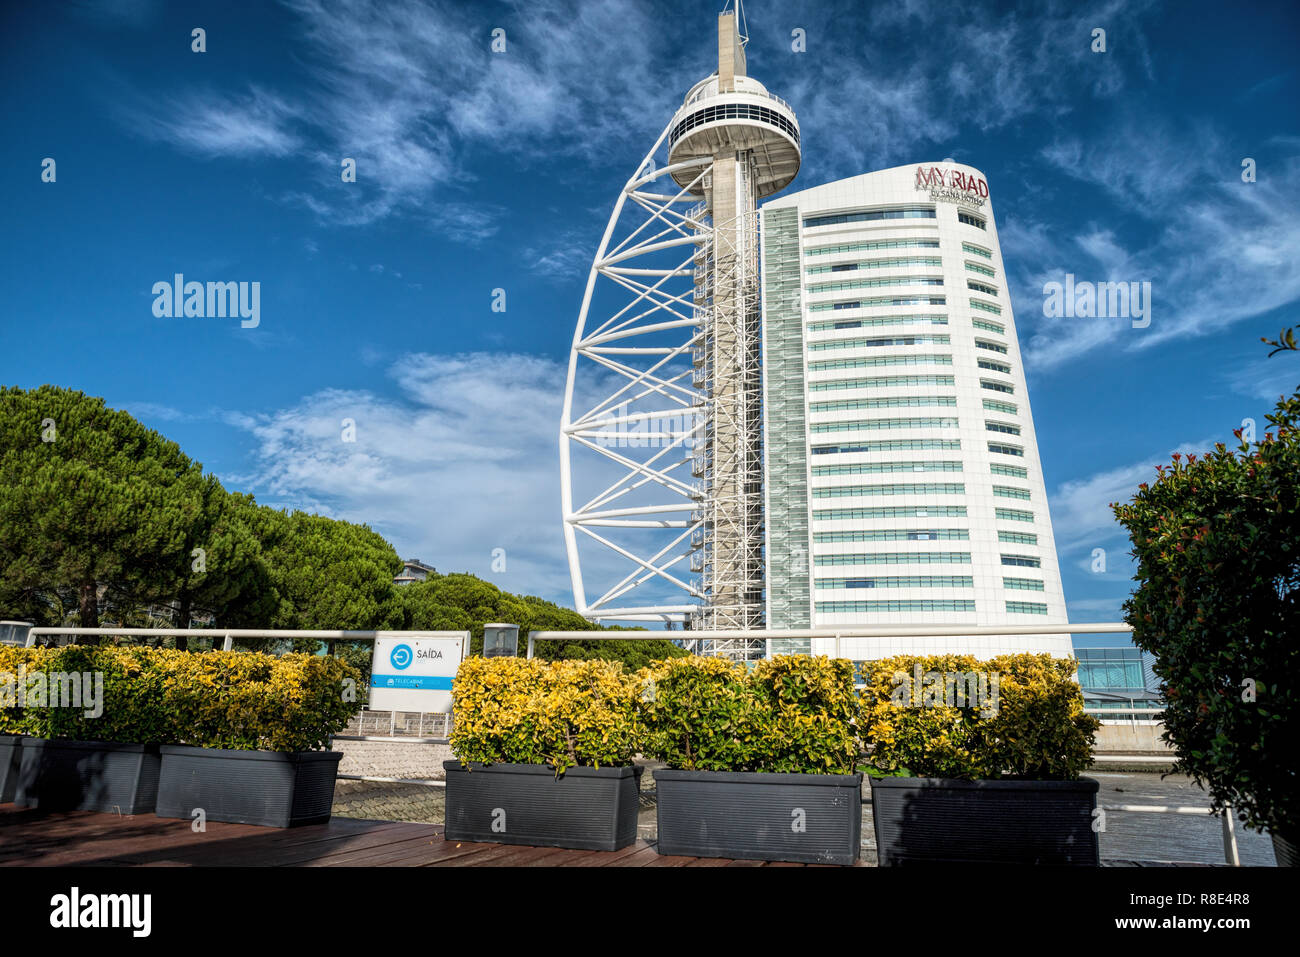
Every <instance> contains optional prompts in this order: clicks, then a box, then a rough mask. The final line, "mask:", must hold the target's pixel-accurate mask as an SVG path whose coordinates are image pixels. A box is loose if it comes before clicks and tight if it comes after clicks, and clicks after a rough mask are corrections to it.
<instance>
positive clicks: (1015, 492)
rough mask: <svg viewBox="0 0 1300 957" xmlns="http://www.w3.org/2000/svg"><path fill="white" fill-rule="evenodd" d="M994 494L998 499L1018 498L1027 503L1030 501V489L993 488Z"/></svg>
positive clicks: (1002, 486) (1008, 486) (1003, 486)
mask: <svg viewBox="0 0 1300 957" xmlns="http://www.w3.org/2000/svg"><path fill="white" fill-rule="evenodd" d="M993 494H994V495H996V496H997V497H998V498H1018V499H1023V500H1025V501H1028V500H1029V489H1027V488H1012V487H1011V486H1010V485H995V486H993Z"/></svg>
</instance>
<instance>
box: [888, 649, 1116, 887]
mask: <svg viewBox="0 0 1300 957" xmlns="http://www.w3.org/2000/svg"><path fill="white" fill-rule="evenodd" d="M1075 668H1076V663H1075V662H1074V660H1073V659H1058V658H1052V657H1051V656H1049V655H1004V656H1000V657H997V658H993V659H991V660H989V661H978V660H976V659H975V658H973V657H971V656H968V655H936V656H931V657H913V656H901V657H897V658H888V659H882V660H879V661H870V662H867V663H866V665H865V672H866V674H865V678H866V687H865V688H864V690H863V693H862V696H863V703H862V734H863V739H864V741H865V742H866V743H867V745H868V746H869V749H870V755H869V758H868V762H869V770H870V771H871V775H872V776H871V788H872V811H873V820H874V824H875V831H876V844H877V848H878V852H879V855H880V864H881V865H882V866H889V865H894V864H903V863H914V862H924V861H966V862H1005V863H1031V864H1033V863H1039V864H1084V865H1093V866H1095V865H1097V864H1098V863H1099V862H1100V856H1099V848H1098V843H1097V834H1096V831H1095V830H1094V829H1093V823H1094V821H1093V810H1094V808H1095V807H1096V795H1097V782H1096V781H1094V780H1091V779H1088V778H1082V779H1081V778H1080V777H1079V775H1080V774H1081V773H1082V772H1083V771H1084V770H1085V769H1086V768H1087V767H1088V766H1089V764H1090V763H1091V761H1092V743H1093V738H1094V736H1095V734H1096V730H1097V727H1098V726H1099V722H1098V721H1097V720H1096V719H1095V718H1092V717H1091V716H1089V715H1086V714H1084V713H1083V695H1082V693H1081V691H1080V690H1079V686H1078V684H1077V683H1075V681H1074V677H1073V676H1074V672H1075Z"/></svg>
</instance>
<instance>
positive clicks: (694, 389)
mask: <svg viewBox="0 0 1300 957" xmlns="http://www.w3.org/2000/svg"><path fill="white" fill-rule="evenodd" d="M737 20H738V18H737V16H736V14H735V13H733V12H728V13H723V14H722V15H721V16H720V17H719V18H718V69H717V72H715V73H713V74H711V75H710V76H708V77H706V78H705V79H703V80H701V81H700V82H698V83H696V84H695V85H694V86H693V87H692V88H691V90H690V91H689V92H688V93H687V95H686V97H685V100H684V102H683V103H682V106H681V107H680V108H679V109H678V110H677V112H676V113H675V114H674V115H673V117H672V118H671V119H670V120H669V122H668V124H667V125H666V126H665V127H664V130H663V132H662V133H661V134H660V136H659V138H658V140H656V142H655V143H654V145H653V146H651V147H650V149H649V152H648V153H647V154H646V156H645V158H644V159H643V160H642V161H641V163H640V165H638V166H637V167H636V172H635V173H633V174H632V176H631V177H630V178H629V179H628V181H627V183H626V184H625V185H624V187H623V189H622V191H621V192H620V194H619V196H618V197H617V199H616V201H615V203H614V208H613V211H612V213H611V215H610V220H609V224H608V225H607V227H606V230H605V234H604V236H603V237H602V239H601V242H600V245H599V247H598V248H597V251H596V255H595V258H594V260H593V263H592V268H591V272H590V274H589V276H588V280H587V287H586V290H585V292H584V295H583V301H582V306H581V308H580V310H579V314H578V323H577V328H576V329H575V332H574V340H573V348H572V351H571V354H570V363H569V374H568V378H567V380H566V384H565V399H564V408H563V412H562V418H561V428H560V477H561V495H562V501H563V507H564V534H565V548H566V552H567V554H568V559H569V571H570V576H571V578H572V580H573V592H574V603H575V606H576V607H577V609H578V611H579V612H580V613H582V614H583V615H585V616H587V617H588V618H591V619H593V620H597V621H599V620H611V621H661V622H669V623H676V622H682V621H686V620H689V621H691V622H692V624H693V625H695V626H696V627H703V628H708V629H711V630H736V629H742V628H750V629H752V628H759V627H762V625H763V617H764V604H763V590H764V568H763V549H764V539H763V492H762V482H763V474H762V469H763V461H762V380H761V361H762V353H761V340H760V332H761V316H760V302H759V290H760V263H759V243H758V211H757V206H758V202H759V200H760V199H762V198H763V197H765V196H769V195H771V194H772V193H774V192H776V191H777V190H779V189H781V188H783V187H784V186H786V185H787V184H789V183H790V181H791V180H792V179H793V178H794V176H795V174H796V173H797V172H798V169H799V162H800V154H799V126H798V121H797V120H796V119H795V115H794V111H793V110H791V109H790V106H789V105H788V104H787V103H785V102H784V101H783V100H780V99H779V98H777V97H775V96H772V95H771V94H770V93H768V91H767V89H766V88H765V87H764V86H763V84H761V83H759V82H758V81H757V80H755V79H753V78H752V77H750V76H749V75H748V74H747V69H746V58H745V37H744V36H743V35H742V32H741V31H740V30H739V29H738V26H737ZM585 556H590V557H589V558H588V557H585ZM687 564H689V570H690V572H691V573H692V577H690V578H689V579H686V578H684V577H683V574H682V573H683V572H684V571H686V569H685V568H684V567H683V566H685V565H687ZM620 569H621V571H620ZM597 582H599V583H600V584H599V585H598V587H594V588H592V589H591V590H590V592H589V589H588V585H593V586H594V585H596V583H597ZM757 645H761V643H757V644H756V647H755V648H751V647H750V646H749V645H747V644H744V643H739V642H738V643H735V647H732V646H730V645H727V644H726V643H722V644H721V645H715V646H709V647H703V648H701V649H700V650H701V651H704V652H709V651H712V652H715V653H721V654H733V655H737V656H747V655H749V654H750V653H751V652H752V651H754V650H756V649H757ZM758 650H761V649H758Z"/></svg>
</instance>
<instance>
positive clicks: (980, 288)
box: [966, 279, 998, 296]
mask: <svg viewBox="0 0 1300 957" xmlns="http://www.w3.org/2000/svg"><path fill="white" fill-rule="evenodd" d="M966 288H967V289H973V290H975V291H976V292H982V293H984V294H985V295H987V296H996V295H997V294H998V291H997V289H996V288H995V287H993V286H990V285H987V284H986V283H982V282H976V281H975V280H974V279H967V280H966Z"/></svg>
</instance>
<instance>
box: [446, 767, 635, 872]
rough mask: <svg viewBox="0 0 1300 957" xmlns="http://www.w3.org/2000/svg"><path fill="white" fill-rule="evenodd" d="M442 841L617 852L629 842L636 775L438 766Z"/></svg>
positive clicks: (630, 771)
mask: <svg viewBox="0 0 1300 957" xmlns="http://www.w3.org/2000/svg"><path fill="white" fill-rule="evenodd" d="M442 767H443V770H444V771H445V772H446V774H447V811H446V822H447V825H446V832H445V833H446V837H447V840H449V841H483V842H487V843H492V844H525V845H530V846H533V847H569V848H574V849H576V850H583V851H617V850H618V849H619V848H622V847H627V846H628V845H629V844H631V843H632V842H633V841H635V840H636V819H637V810H638V808H639V792H640V784H641V772H642V771H644V770H645V769H644V768H642V767H639V766H637V767H627V768H569V769H568V770H567V771H565V772H564V773H563V774H562V775H560V776H559V777H558V778H557V777H556V776H555V769H554V768H548V767H546V766H545V765H538V764H476V763H470V764H469V766H468V767H466V766H465V765H463V764H461V762H460V761H444V762H443V765H442Z"/></svg>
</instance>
